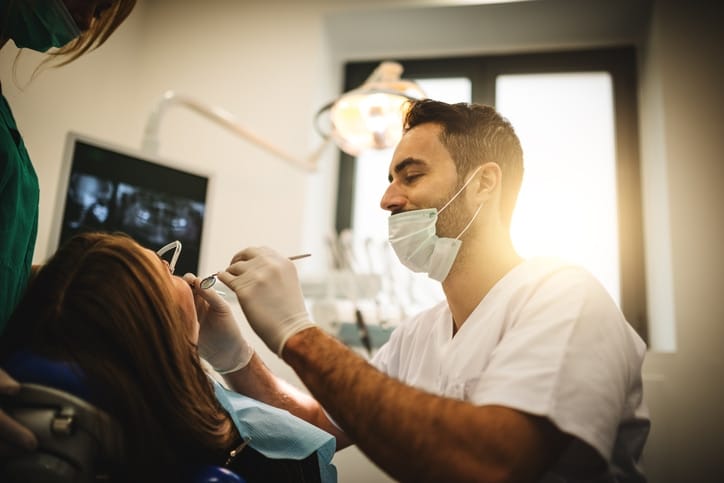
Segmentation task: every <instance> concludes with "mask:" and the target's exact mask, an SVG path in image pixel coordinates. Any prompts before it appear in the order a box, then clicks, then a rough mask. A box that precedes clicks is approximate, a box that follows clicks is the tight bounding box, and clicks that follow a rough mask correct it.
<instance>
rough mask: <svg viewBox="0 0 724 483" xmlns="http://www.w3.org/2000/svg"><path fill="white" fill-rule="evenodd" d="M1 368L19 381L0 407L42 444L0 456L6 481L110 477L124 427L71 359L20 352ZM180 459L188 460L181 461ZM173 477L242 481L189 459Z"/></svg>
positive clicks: (185, 482) (209, 482)
mask: <svg viewBox="0 0 724 483" xmlns="http://www.w3.org/2000/svg"><path fill="white" fill-rule="evenodd" d="M3 368H4V369H5V370H6V371H7V372H8V373H9V374H10V375H11V376H12V377H14V378H15V379H16V380H17V381H19V382H20V383H21V390H20V392H19V393H18V394H16V395H14V396H2V408H3V409H4V410H5V411H6V412H7V413H8V414H9V415H10V416H11V417H13V418H14V419H16V420H17V421H19V422H20V423H22V424H23V425H25V426H26V427H28V428H29V429H30V430H31V431H33V433H34V434H35V435H36V436H37V438H38V442H39V445H38V449H37V450H36V451H34V452H28V453H23V454H20V455H16V456H13V457H2V458H4V459H0V481H2V482H4V483H16V482H17V483H19V482H23V483H25V482H37V483H90V482H96V481H105V482H108V483H111V482H112V480H111V479H110V476H109V473H110V470H111V469H112V468H114V467H117V466H118V465H122V464H123V462H122V454H121V448H122V437H123V436H122V435H123V429H122V428H121V427H120V426H119V425H118V423H117V422H116V421H114V420H113V419H112V418H111V417H110V416H109V415H108V414H107V413H105V412H104V411H103V410H101V409H99V408H98V407H96V406H94V405H93V404H91V403H90V402H88V401H89V395H88V391H87V389H86V388H85V386H84V383H83V380H82V376H81V375H80V374H79V372H78V371H77V370H75V369H74V368H73V366H72V365H71V364H70V363H66V362H59V361H51V360H48V359H45V358H42V357H39V356H37V355H34V354H32V353H29V352H18V353H16V354H13V356H11V357H10V358H9V359H8V360H6V361H4V362H3ZM180 464H184V463H183V462H180ZM185 473H186V475H187V476H185V477H184V478H183V479H182V480H181V481H176V482H175V483H244V481H245V480H244V479H242V478H241V477H239V476H238V475H236V474H235V473H233V472H231V471H229V470H227V469H225V468H223V467H220V466H212V465H189V467H188V471H186V472H185Z"/></svg>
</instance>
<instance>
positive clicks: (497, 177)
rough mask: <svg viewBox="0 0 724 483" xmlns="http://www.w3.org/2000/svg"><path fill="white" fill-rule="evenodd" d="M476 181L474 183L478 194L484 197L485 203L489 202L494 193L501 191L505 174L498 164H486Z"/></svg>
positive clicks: (476, 175)
mask: <svg viewBox="0 0 724 483" xmlns="http://www.w3.org/2000/svg"><path fill="white" fill-rule="evenodd" d="M475 177H476V178H477V179H476V180H474V181H473V183H474V184H475V186H476V188H477V190H476V192H477V194H478V195H480V196H482V197H483V201H487V200H489V199H490V198H491V197H492V196H493V193H495V192H496V191H499V190H500V186H501V182H502V179H503V174H502V172H501V170H500V166H499V165H498V163H493V162H489V163H484V164H482V165H481V166H480V169H479V170H478V172H477V173H476V174H475Z"/></svg>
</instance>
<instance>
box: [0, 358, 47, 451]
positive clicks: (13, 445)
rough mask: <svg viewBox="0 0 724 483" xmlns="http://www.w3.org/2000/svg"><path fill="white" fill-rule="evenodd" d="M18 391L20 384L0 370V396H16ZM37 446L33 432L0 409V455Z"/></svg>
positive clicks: (32, 448)
mask: <svg viewBox="0 0 724 483" xmlns="http://www.w3.org/2000/svg"><path fill="white" fill-rule="evenodd" d="M19 390H20V384H18V382H17V381H16V380H15V379H13V378H12V377H10V376H9V375H8V373H7V372H5V371H3V370H2V369H0V394H16V393H17V392H18V391H19ZM37 446H38V439H37V438H36V437H35V435H34V434H33V432H32V431H30V430H29V429H28V428H26V427H25V426H22V425H21V424H19V423H18V422H17V421H15V420H14V419H13V418H11V417H10V416H9V415H8V414H6V413H5V411H3V410H2V409H0V455H2V454H5V453H9V452H12V451H17V449H18V448H22V449H26V450H34V449H35V448H36V447H37ZM0 459H1V458H0Z"/></svg>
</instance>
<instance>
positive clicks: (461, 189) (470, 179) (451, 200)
mask: <svg viewBox="0 0 724 483" xmlns="http://www.w3.org/2000/svg"><path fill="white" fill-rule="evenodd" d="M480 168H482V166H478V167H477V168H475V171H473V174H471V175H470V177H469V178H468V180H467V181H465V183H463V185H462V186H461V187H460V189H459V190H458V192H457V193H455V194H454V195H453V197H452V198H450V199H449V200H448V202H447V203H445V206H443V207H442V208H440V209H439V210H438V213H442V210H444V209H445V208H447V207H448V205H449V204H450V203H452V202H453V200H455V198H457V197H458V195H459V194H460V193H462V192H463V190H464V189H465V188H467V186H468V185H469V184H470V182H471V181H472V180H473V178H474V177H475V175H476V174H477V173H478V171H480ZM478 209H480V208H478Z"/></svg>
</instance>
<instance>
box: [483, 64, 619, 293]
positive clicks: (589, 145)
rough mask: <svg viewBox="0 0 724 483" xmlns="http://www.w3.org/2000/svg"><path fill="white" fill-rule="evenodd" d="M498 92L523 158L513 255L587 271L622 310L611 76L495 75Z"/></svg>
mask: <svg viewBox="0 0 724 483" xmlns="http://www.w3.org/2000/svg"><path fill="white" fill-rule="evenodd" d="M496 93H497V94H496V97H497V101H496V102H497V108H498V110H499V111H500V112H501V113H502V114H503V115H504V116H505V117H507V118H508V119H509V120H510V121H511V123H512V124H513V126H514V127H515V130H516V132H517V134H518V136H519V138H520V140H521V143H522V145H523V151H524V158H525V176H524V179H523V185H522V187H521V190H520V195H519V197H518V204H517V207H516V211H515V213H514V216H513V222H512V226H511V234H512V237H513V243H514V245H515V247H516V249H517V250H518V252H519V253H520V254H521V255H522V256H524V257H532V256H538V255H544V256H557V257H560V258H563V259H566V260H569V261H571V262H574V263H578V264H580V265H582V266H584V267H586V268H587V269H588V270H590V271H591V272H592V273H593V274H594V275H595V276H596V277H597V278H598V279H599V280H600V281H601V282H602V283H603V285H604V286H605V287H606V289H607V290H608V292H609V293H610V294H611V296H612V297H613V298H614V300H616V301H617V303H619V304H620V298H621V297H620V274H619V266H620V264H619V245H618V216H617V198H616V163H615V159H616V157H615V137H614V120H613V108H612V106H613V100H612V84H611V79H610V76H609V75H608V74H607V73H603V72H600V73H598V72H593V73H571V74H526V75H506V76H500V77H498V80H497V86H496Z"/></svg>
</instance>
